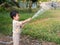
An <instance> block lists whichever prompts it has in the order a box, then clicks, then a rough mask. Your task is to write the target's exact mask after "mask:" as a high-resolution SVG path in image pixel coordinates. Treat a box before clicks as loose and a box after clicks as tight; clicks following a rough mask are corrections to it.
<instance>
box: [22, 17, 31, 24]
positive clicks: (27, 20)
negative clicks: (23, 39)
mask: <svg viewBox="0 0 60 45" xmlns="http://www.w3.org/2000/svg"><path fill="white" fill-rule="evenodd" d="M31 19H32V18H28V19H26V20H24V21H22V24H25V23H27V22H29V21H30V20H31Z"/></svg>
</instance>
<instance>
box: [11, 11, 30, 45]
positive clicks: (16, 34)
mask: <svg viewBox="0 0 60 45" xmlns="http://www.w3.org/2000/svg"><path fill="white" fill-rule="evenodd" d="M10 17H11V18H12V19H13V45H19V38H20V33H21V29H22V27H23V25H24V24H25V23H27V22H29V21H30V20H31V18H29V19H26V20H24V21H19V14H18V12H17V11H12V12H11V13H10Z"/></svg>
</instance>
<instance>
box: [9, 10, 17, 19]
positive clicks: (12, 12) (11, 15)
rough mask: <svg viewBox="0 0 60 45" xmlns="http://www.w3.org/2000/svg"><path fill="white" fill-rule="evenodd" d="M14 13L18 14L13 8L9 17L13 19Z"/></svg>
mask: <svg viewBox="0 0 60 45" xmlns="http://www.w3.org/2000/svg"><path fill="white" fill-rule="evenodd" d="M16 14H18V11H16V10H13V11H11V12H10V17H11V18H12V19H13V17H14V16H16Z"/></svg>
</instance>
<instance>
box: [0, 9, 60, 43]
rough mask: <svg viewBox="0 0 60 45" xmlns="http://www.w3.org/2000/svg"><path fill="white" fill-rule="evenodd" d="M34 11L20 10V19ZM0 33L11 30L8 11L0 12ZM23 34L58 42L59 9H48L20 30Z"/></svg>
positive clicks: (25, 17) (59, 38) (59, 39)
mask: <svg viewBox="0 0 60 45" xmlns="http://www.w3.org/2000/svg"><path fill="white" fill-rule="evenodd" d="M33 14H34V13H27V12H25V13H23V12H20V14H19V15H20V20H24V19H27V18H29V17H32V16H33ZM0 26H1V27H0V33H2V34H6V35H9V34H11V32H12V19H11V18H10V16H9V12H4V13H0ZM22 34H23V35H29V36H31V37H32V38H34V39H38V40H44V41H51V42H55V43H58V44H60V10H58V9H56V10H48V11H46V12H45V13H43V14H42V15H40V16H38V17H37V18H35V19H33V20H32V21H31V22H30V23H28V24H26V25H25V27H24V28H23V30H22Z"/></svg>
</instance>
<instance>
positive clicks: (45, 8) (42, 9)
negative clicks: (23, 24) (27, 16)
mask: <svg viewBox="0 0 60 45" xmlns="http://www.w3.org/2000/svg"><path fill="white" fill-rule="evenodd" d="M50 8H51V5H48V4H45V3H42V4H41V9H39V10H38V11H37V13H35V14H34V16H33V17H32V19H34V18H36V17H37V16H39V15H41V14H43V13H44V12H46V11H47V10H49V9H50Z"/></svg>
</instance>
